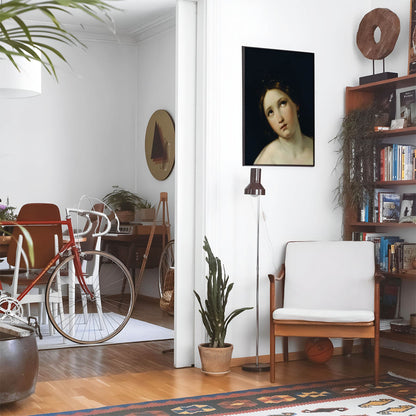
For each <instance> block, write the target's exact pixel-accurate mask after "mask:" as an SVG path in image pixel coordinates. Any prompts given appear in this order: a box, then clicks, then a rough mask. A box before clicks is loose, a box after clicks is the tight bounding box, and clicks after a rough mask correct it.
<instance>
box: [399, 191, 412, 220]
mask: <svg viewBox="0 0 416 416" xmlns="http://www.w3.org/2000/svg"><path fill="white" fill-rule="evenodd" d="M399 222H401V223H406V222H411V223H416V193H406V194H403V196H402V202H401V205H400V220H399Z"/></svg>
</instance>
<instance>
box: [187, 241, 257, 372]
mask: <svg viewBox="0 0 416 416" xmlns="http://www.w3.org/2000/svg"><path fill="white" fill-rule="evenodd" d="M203 249H204V250H205V252H206V253H207V257H206V261H207V263H208V266H209V274H208V276H205V278H206V280H207V293H206V299H205V302H204V303H203V302H202V300H201V297H200V296H199V294H198V293H197V292H196V291H195V290H194V294H195V296H196V298H197V300H198V303H199V306H200V309H199V312H200V314H201V317H202V322H203V324H204V326H205V329H206V331H207V333H208V337H209V340H210V341H209V342H208V343H206V344H200V345H199V346H198V349H199V354H200V357H201V363H202V371H203V372H204V373H205V374H209V375H223V374H226V373H228V372H229V371H230V361H231V355H232V351H233V346H232V345H231V344H227V343H225V336H226V334H227V329H228V325H229V324H230V322H231V321H232V320H233V319H234V318H235V317H236V316H238V315H240V313H242V312H244V311H245V310H248V309H252V307H244V308H239V309H235V310H234V311H232V312H230V313H229V314H228V315H226V311H225V309H226V306H227V302H228V296H229V294H230V292H231V290H232V288H233V286H234V283H229V276H227V275H226V273H225V267H224V266H223V265H222V263H221V260H220V259H219V258H218V257H215V256H214V254H213V253H212V250H211V247H210V245H209V243H208V239H207V238H206V237H205V239H204V246H203Z"/></svg>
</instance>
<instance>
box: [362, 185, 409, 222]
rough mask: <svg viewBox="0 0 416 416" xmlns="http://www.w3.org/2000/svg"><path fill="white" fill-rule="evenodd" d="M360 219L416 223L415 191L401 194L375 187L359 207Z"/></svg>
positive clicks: (363, 220) (365, 220)
mask: <svg viewBox="0 0 416 416" xmlns="http://www.w3.org/2000/svg"><path fill="white" fill-rule="evenodd" d="M360 221H361V222H372V223H385V222H393V223H394V222H402V223H404V222H410V223H416V193H404V194H403V195H401V194H399V193H396V192H394V191H392V190H386V189H375V190H374V195H372V196H371V197H368V198H367V200H366V201H365V203H364V204H363V207H362V208H361V212H360Z"/></svg>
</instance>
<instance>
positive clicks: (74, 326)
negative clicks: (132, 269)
mask: <svg viewBox="0 0 416 416" xmlns="http://www.w3.org/2000/svg"><path fill="white" fill-rule="evenodd" d="M73 259H74V256H73V255H71V256H69V257H67V258H65V259H64V260H63V261H62V262H61V263H60V264H59V265H58V266H57V268H56V269H55V270H54V272H53V274H52V276H51V277H50V279H49V281H48V284H47V287H46V310H47V312H48V316H49V319H50V321H51V323H52V325H53V326H54V328H55V329H56V330H57V331H58V332H59V333H60V334H61V335H62V336H64V337H65V338H67V339H69V340H70V341H73V342H77V343H79V344H95V343H100V342H104V341H107V340H109V339H110V338H112V337H114V336H115V335H116V334H118V333H119V332H120V331H121V330H122V329H123V328H124V326H125V325H126V324H127V321H128V320H129V318H130V315H131V313H132V311H133V306H134V299H135V295H134V284H133V280H132V278H131V276H130V273H129V271H128V270H127V268H126V266H124V264H123V263H122V262H121V261H120V260H119V259H117V258H116V257H114V256H113V255H111V254H108V253H105V252H101V251H94V250H92V251H85V252H81V253H80V259H81V264H82V271H83V273H84V279H85V282H86V285H87V287H88V289H89V291H90V292H91V294H92V296H91V295H90V294H88V293H87V291H86V290H84V289H82V288H81V286H80V284H79V282H78V279H77V277H76V276H75V272H74V263H73Z"/></svg>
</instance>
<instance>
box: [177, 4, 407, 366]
mask: <svg viewBox="0 0 416 416" xmlns="http://www.w3.org/2000/svg"><path fill="white" fill-rule="evenodd" d="M202 5H204V7H206V28H207V29H206V33H205V35H206V38H207V39H208V40H207V51H206V53H205V55H204V58H203V59H202V61H204V59H205V60H206V66H205V69H206V74H205V77H206V80H207V85H206V93H207V97H206V102H205V104H206V111H205V113H204V114H205V119H206V120H207V125H206V128H205V129H203V130H201V131H202V135H201V137H202V139H203V134H204V133H206V134H207V137H206V143H205V146H204V147H203V149H204V150H203V152H201V153H200V154H199V155H197V158H200V160H201V161H203V162H202V163H201V164H204V163H205V164H206V172H205V181H204V183H203V186H204V195H203V198H204V199H205V200H206V211H205V213H204V215H202V216H201V217H200V218H201V219H200V222H199V224H198V223H197V227H199V229H200V230H203V232H202V233H206V235H207V236H208V239H209V241H210V242H211V246H212V248H213V251H214V254H216V255H218V256H219V257H220V258H221V259H222V260H223V262H224V264H225V266H226V269H227V272H228V273H229V274H230V276H231V279H232V280H233V281H234V282H235V287H234V290H233V292H232V294H231V304H230V310H231V309H232V308H236V307H241V306H254V305H255V264H256V257H255V255H256V246H255V241H256V239H255V238H256V234H255V232H256V229H255V218H256V206H255V200H254V199H251V198H250V197H247V196H244V195H243V190H244V187H245V186H246V185H247V184H248V182H249V170H250V168H249V167H243V166H242V162H241V160H242V109H241V107H242V106H241V102H242V91H241V90H242V88H241V86H242V78H241V72H242V69H241V63H242V58H241V47H242V46H243V45H244V46H254V47H262V48H271V49H287V50H294V51H307V52H313V53H315V114H316V117H315V156H316V158H315V159H316V163H315V167H312V168H311V167H309V168H308V167H263V168H262V182H263V185H264V187H265V188H266V196H264V197H263V198H262V200H261V201H262V207H263V208H262V222H261V230H260V234H261V236H260V239H261V243H260V245H261V248H260V250H261V261H260V287H261V290H260V299H261V301H260V302H261V305H260V322H261V325H260V354H261V355H263V354H268V342H269V341H268V340H269V330H268V307H269V302H268V279H267V274H268V273H273V272H276V271H277V268H278V267H279V265H280V263H281V261H282V256H283V247H284V244H285V242H287V241H288V240H296V239H303V240H308V239H329V240H330V239H340V238H341V233H342V225H341V224H342V212H341V210H340V209H339V208H337V207H336V206H335V204H334V203H333V189H334V188H335V186H336V182H337V173H336V172H334V171H333V169H334V167H335V165H336V159H337V154H336V152H335V150H336V145H335V143H334V142H331V139H332V138H334V137H335V136H336V134H337V132H338V129H339V127H340V122H341V119H342V117H343V114H344V91H345V86H347V85H357V84H358V78H359V77H360V76H363V75H369V74H370V73H371V71H372V64H371V62H370V61H368V60H367V59H366V58H364V57H363V56H362V55H361V53H360V52H359V50H358V48H357V47H356V44H355V37H356V32H357V29H358V25H359V22H360V20H361V19H362V17H363V16H364V14H365V13H367V12H368V11H370V10H371V9H372V8H375V7H379V6H382V7H388V6H389V8H390V9H392V10H393V11H394V12H395V13H396V14H398V16H399V17H400V19H401V22H402V32H401V34H400V37H399V41H398V44H397V46H396V49H395V51H394V52H393V53H392V54H391V56H390V57H388V58H387V67H388V70H390V71H393V70H394V71H396V72H398V73H399V75H405V74H407V55H406V54H407V44H408V20H409V1H408V0H399V1H397V0H394V1H393V0H391V1H369V0H368V1H362V0H340V1H336V2H334V1H332V0H318V1H315V2H307V1H302V0H293V1H291V2H287V1H283V0H258V1H256V2H253V1H251V0H227V1H222V0H207V1H206V2H203V1H200V2H199V6H200V7H199V10H200V11H201V10H202V9H203V8H202ZM200 133H201V132H200ZM178 198H179V194H178ZM201 246H202V241H201ZM197 249H198V247H197ZM196 261H200V257H199V256H198V257H196ZM203 285H204V283H203V276H198V277H196V278H195V286H196V288H197V289H198V290H203ZM201 333H203V331H202V330H201V323H200V321H199V320H197V321H196V327H195V334H196V335H195V344H198V343H199V342H201V341H203V339H201V335H200V334H201ZM228 341H229V342H231V343H233V344H234V353H233V356H234V357H244V356H253V355H254V354H255V312H254V310H253V311H249V312H244V315H242V316H240V317H238V318H237V319H236V320H235V321H233V323H232V324H231V327H230V330H229V334H228ZM195 360H196V361H198V358H197V356H196V357H195Z"/></svg>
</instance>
